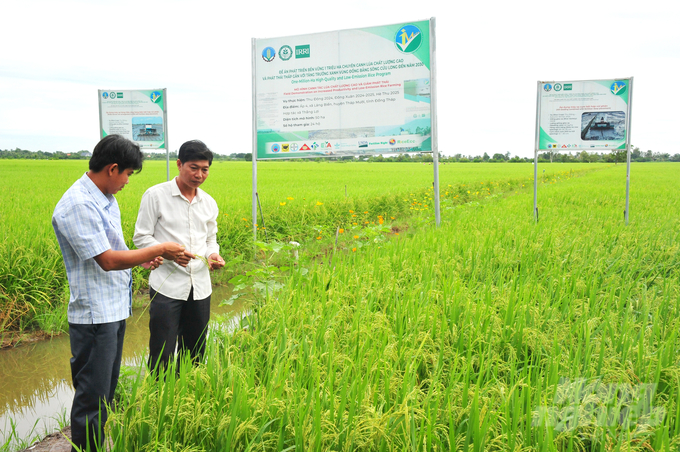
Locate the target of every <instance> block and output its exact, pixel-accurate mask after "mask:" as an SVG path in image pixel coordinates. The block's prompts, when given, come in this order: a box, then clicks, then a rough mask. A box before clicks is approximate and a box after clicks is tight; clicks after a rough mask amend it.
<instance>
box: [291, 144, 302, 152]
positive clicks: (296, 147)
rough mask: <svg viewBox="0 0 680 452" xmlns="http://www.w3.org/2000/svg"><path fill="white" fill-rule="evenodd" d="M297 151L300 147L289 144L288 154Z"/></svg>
mask: <svg viewBox="0 0 680 452" xmlns="http://www.w3.org/2000/svg"><path fill="white" fill-rule="evenodd" d="M298 149H300V146H298V144H297V143H291V144H290V152H297V150H298Z"/></svg>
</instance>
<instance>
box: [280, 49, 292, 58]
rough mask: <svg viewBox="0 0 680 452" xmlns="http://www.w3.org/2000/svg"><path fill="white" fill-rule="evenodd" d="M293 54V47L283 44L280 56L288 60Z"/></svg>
mask: <svg viewBox="0 0 680 452" xmlns="http://www.w3.org/2000/svg"><path fill="white" fill-rule="evenodd" d="M292 56H293V49H292V48H291V47H290V46H281V48H280V49H279V57H281V59H282V60H283V61H288V60H290V57H292Z"/></svg>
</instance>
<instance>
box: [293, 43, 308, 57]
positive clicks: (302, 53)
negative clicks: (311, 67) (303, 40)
mask: <svg viewBox="0 0 680 452" xmlns="http://www.w3.org/2000/svg"><path fill="white" fill-rule="evenodd" d="M295 58H309V44H307V45H304V46H295Z"/></svg>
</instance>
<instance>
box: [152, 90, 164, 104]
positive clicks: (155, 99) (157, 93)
mask: <svg viewBox="0 0 680 452" xmlns="http://www.w3.org/2000/svg"><path fill="white" fill-rule="evenodd" d="M149 99H151V102H153V103H155V104H157V103H158V102H159V101H160V100H161V92H160V91H154V92H152V93H151V95H150V96H149Z"/></svg>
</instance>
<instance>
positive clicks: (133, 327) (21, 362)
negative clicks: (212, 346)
mask: <svg viewBox="0 0 680 452" xmlns="http://www.w3.org/2000/svg"><path fill="white" fill-rule="evenodd" d="M230 295H231V288H226V287H215V288H214V289H213V296H212V300H211V313H212V314H213V315H214V314H228V313H230V312H238V311H239V310H240V309H241V307H242V304H239V303H238V301H237V302H235V303H234V306H223V307H220V306H218V305H219V303H220V301H222V300H224V299H225V298H229V296H230ZM142 311H143V312H142ZM148 345H149V311H148V309H145V310H142V309H135V310H133V315H132V317H130V318H128V320H127V328H126V331H125V344H124V347H123V365H126V366H133V365H138V364H139V363H141V362H142V361H143V360H146V358H147V356H148ZM70 359H71V345H70V343H69V338H68V335H66V334H62V335H61V336H58V337H55V338H52V339H51V340H45V341H39V342H35V343H32V344H28V345H23V346H19V347H16V348H12V349H7V350H0V432H2V433H0V445H2V444H3V443H4V442H5V439H6V438H7V435H9V434H10V432H11V431H12V425H11V422H12V421H13V422H14V423H15V430H16V434H17V436H18V438H21V439H25V438H27V437H28V436H31V435H33V434H34V433H43V432H44V431H46V430H49V431H51V430H53V429H54V428H56V427H57V425H58V424H57V421H56V419H57V418H58V417H59V416H61V415H62V414H63V413H65V415H66V417H67V418H68V416H69V412H70V410H71V402H72V400H73V387H72V386H71V365H70V361H69V360H70ZM3 434H4V435H3Z"/></svg>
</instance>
